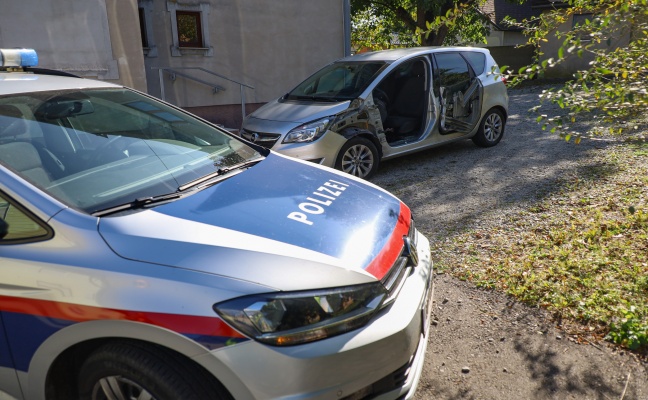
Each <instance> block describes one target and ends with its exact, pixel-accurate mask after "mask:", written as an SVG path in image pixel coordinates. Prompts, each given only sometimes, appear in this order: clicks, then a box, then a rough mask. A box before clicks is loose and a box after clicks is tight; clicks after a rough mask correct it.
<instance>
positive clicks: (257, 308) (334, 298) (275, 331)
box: [214, 282, 387, 346]
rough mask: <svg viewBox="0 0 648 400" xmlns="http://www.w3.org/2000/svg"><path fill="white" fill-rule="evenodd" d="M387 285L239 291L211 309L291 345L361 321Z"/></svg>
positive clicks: (260, 336) (254, 333) (253, 333)
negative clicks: (240, 294)
mask: <svg viewBox="0 0 648 400" xmlns="http://www.w3.org/2000/svg"><path fill="white" fill-rule="evenodd" d="M386 294H387V293H386V290H385V288H384V286H383V285H382V284H381V283H379V282H375V283H370V284H363V285H357V286H347V287H341V288H334V289H323V290H313V291H306V292H278V293H269V294H259V295H252V296H245V297H239V298H236V299H233V300H227V301H224V302H222V303H217V304H215V305H214V311H216V312H217V313H218V315H220V316H221V318H223V319H224V320H225V321H227V322H228V323H229V324H230V325H232V326H233V327H234V328H236V329H238V330H239V331H240V332H242V333H243V334H245V335H247V336H249V337H251V338H253V339H256V340H258V341H260V342H263V343H267V344H270V345H274V346H290V345H296V344H301V343H307V342H313V341H316V340H320V339H325V338H328V337H331V336H335V335H339V334H342V333H345V332H349V331H351V330H354V329H357V328H360V327H362V326H364V325H365V324H366V323H367V322H368V321H369V320H370V319H371V316H372V315H373V314H374V313H375V312H376V311H377V310H378V309H380V306H381V304H382V303H383V301H384V299H385V298H386Z"/></svg>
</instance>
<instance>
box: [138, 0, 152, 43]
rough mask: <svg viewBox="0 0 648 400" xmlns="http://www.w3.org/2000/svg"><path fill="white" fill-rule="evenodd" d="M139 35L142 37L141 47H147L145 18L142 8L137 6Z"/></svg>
mask: <svg viewBox="0 0 648 400" xmlns="http://www.w3.org/2000/svg"><path fill="white" fill-rule="evenodd" d="M138 10H139V23H140V36H141V37H142V47H143V48H145V49H146V48H148V47H149V45H148V37H147V36H146V18H145V17H144V12H145V11H144V8H143V7H139V8H138Z"/></svg>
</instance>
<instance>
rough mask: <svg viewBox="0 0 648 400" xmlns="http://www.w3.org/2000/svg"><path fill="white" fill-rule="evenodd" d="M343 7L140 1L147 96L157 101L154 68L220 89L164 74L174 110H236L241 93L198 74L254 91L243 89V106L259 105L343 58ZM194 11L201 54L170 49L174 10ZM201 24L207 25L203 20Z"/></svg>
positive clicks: (320, 0)
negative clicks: (203, 34)
mask: <svg viewBox="0 0 648 400" xmlns="http://www.w3.org/2000/svg"><path fill="white" fill-rule="evenodd" d="M343 4H344V1H343V0H308V1H304V0H282V1H272V2H270V1H267V0H247V1H234V0H202V1H200V0H196V1H193V0H187V1H181V0H178V1H166V0H139V5H140V7H143V8H144V10H145V18H146V19H147V22H146V23H147V25H149V24H150V25H151V26H149V27H148V32H149V44H150V46H149V48H148V49H146V50H145V52H146V53H147V54H146V57H145V63H146V73H147V81H148V91H149V93H150V94H152V95H155V96H161V94H162V91H161V87H160V86H161V85H160V74H159V70H158V68H160V67H162V68H173V69H176V71H178V72H181V73H186V74H191V75H192V76H194V77H196V78H198V79H201V80H204V81H207V82H210V83H213V84H215V85H219V86H221V87H222V88H223V89H224V90H220V91H218V92H217V93H214V92H213V90H212V88H210V87H209V86H207V85H204V84H201V83H198V82H194V81H192V80H190V79H187V78H185V77H182V76H179V75H176V76H175V80H172V79H171V78H172V75H171V74H169V73H164V74H163V78H162V84H163V86H164V97H165V99H166V100H167V101H170V102H171V103H174V104H176V105H179V106H181V107H189V108H194V107H206V106H212V105H236V104H239V105H240V103H241V95H240V86H239V85H238V84H236V83H232V82H229V81H227V80H226V79H223V78H220V77H217V76H213V75H210V74H208V73H205V72H202V71H198V70H187V69H181V68H192V67H193V68H195V67H200V68H205V69H207V70H209V71H212V72H214V73H217V74H219V75H222V76H224V77H226V78H229V79H232V80H234V81H237V82H241V83H244V84H246V85H249V86H252V87H254V89H245V92H244V95H245V98H246V101H247V102H248V103H265V102H267V101H269V100H271V99H273V98H275V97H277V96H280V95H281V94H282V93H284V92H286V91H288V90H289V89H291V88H292V87H294V86H295V85H296V84H297V83H299V82H300V81H301V80H303V79H304V78H305V77H307V76H309V75H310V74H312V73H313V72H315V71H316V70H317V69H319V68H320V67H322V66H324V65H325V64H327V63H329V62H331V61H333V60H335V59H337V58H340V57H342V56H344V27H343V23H344V19H343ZM174 9H177V10H182V9H188V10H194V11H200V12H202V15H203V20H205V19H206V20H207V22H208V37H207V38H206V40H205V42H207V44H208V47H207V48H205V49H194V50H183V49H178V48H175V47H174V44H173V35H172V33H173V27H172V17H173V10H174ZM205 17H206V18H205Z"/></svg>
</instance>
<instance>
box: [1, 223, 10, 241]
mask: <svg viewBox="0 0 648 400" xmlns="http://www.w3.org/2000/svg"><path fill="white" fill-rule="evenodd" d="M8 233H9V224H8V223H7V221H5V220H4V219H2V218H0V239H4V237H5V236H7V234H8Z"/></svg>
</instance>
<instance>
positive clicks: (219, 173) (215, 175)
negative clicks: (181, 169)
mask: <svg viewBox="0 0 648 400" xmlns="http://www.w3.org/2000/svg"><path fill="white" fill-rule="evenodd" d="M261 160H263V158H255V159H253V160H248V161H245V162H242V163H239V164H234V165H230V166H228V167H220V168H218V169H217V170H216V171H214V172H212V173H211V174H207V175H205V176H203V177H200V178H198V179H195V180H193V181H191V182H187V183H185V184H184V185H182V186H180V187H179V188H178V191H181V192H182V191H184V190H187V189H189V188H192V187H195V186H199V185H200V184H202V183H205V182H207V183H208V184H210V185H211V184H214V183H216V182H220V181H221V180H223V179H226V178H230V177H232V176H233V175H232V173H234V172H236V173H237V174H238V173H240V172H243V171H244V170H246V169H248V168H250V167H251V166H253V165H255V164H256V163H258V162H260V161H261Z"/></svg>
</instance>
